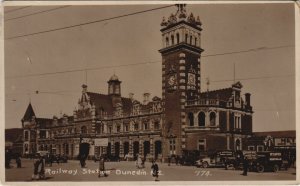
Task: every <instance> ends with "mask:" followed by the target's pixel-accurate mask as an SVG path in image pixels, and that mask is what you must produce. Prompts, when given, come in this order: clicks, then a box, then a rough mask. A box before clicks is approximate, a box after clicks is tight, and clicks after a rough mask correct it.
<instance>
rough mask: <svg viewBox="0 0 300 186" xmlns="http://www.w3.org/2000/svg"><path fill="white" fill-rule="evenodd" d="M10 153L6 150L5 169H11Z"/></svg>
mask: <svg viewBox="0 0 300 186" xmlns="http://www.w3.org/2000/svg"><path fill="white" fill-rule="evenodd" d="M9 164H10V153H9V150H8V149H7V150H5V168H6V169H9V168H10V165H9Z"/></svg>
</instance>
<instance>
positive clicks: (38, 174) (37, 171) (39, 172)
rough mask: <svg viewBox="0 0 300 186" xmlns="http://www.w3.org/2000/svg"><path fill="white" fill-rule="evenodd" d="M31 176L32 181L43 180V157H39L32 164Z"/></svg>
mask: <svg viewBox="0 0 300 186" xmlns="http://www.w3.org/2000/svg"><path fill="white" fill-rule="evenodd" d="M33 167H34V168H33V175H32V177H31V178H32V180H39V179H44V178H45V162H44V157H43V156H41V155H39V156H38V158H37V159H35V160H34V162H33Z"/></svg>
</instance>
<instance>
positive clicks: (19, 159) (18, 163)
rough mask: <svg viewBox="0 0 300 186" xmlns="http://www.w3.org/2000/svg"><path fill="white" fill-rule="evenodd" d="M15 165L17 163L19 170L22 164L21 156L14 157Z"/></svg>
mask: <svg viewBox="0 0 300 186" xmlns="http://www.w3.org/2000/svg"><path fill="white" fill-rule="evenodd" d="M16 163H17V168H21V167H22V164H21V156H20V155H18V156H17V157H16Z"/></svg>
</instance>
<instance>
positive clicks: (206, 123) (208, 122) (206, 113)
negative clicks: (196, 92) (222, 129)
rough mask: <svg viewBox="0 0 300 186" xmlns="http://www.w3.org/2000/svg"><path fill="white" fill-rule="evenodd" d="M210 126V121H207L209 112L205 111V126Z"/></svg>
mask: <svg viewBox="0 0 300 186" xmlns="http://www.w3.org/2000/svg"><path fill="white" fill-rule="evenodd" d="M209 126H210V121H209V112H205V127H209Z"/></svg>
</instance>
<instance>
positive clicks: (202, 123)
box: [198, 112, 205, 127]
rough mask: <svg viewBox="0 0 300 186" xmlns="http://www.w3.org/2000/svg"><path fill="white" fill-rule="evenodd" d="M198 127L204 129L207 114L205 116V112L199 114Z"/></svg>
mask: <svg viewBox="0 0 300 186" xmlns="http://www.w3.org/2000/svg"><path fill="white" fill-rule="evenodd" d="M198 125H199V126H200V127H204V126H205V114H204V112H200V113H199V114H198Z"/></svg>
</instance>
